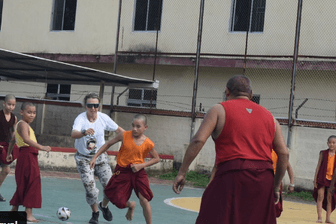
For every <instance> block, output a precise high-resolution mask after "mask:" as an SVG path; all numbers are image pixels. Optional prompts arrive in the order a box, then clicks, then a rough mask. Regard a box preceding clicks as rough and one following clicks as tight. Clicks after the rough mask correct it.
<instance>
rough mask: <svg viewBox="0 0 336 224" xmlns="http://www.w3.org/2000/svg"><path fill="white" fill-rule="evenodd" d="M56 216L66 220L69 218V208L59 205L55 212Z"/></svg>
mask: <svg viewBox="0 0 336 224" xmlns="http://www.w3.org/2000/svg"><path fill="white" fill-rule="evenodd" d="M56 215H57V218H59V219H60V220H62V221H66V220H68V219H69V218H70V216H71V212H70V209H68V208H66V207H60V208H59V209H58V210H57V212H56Z"/></svg>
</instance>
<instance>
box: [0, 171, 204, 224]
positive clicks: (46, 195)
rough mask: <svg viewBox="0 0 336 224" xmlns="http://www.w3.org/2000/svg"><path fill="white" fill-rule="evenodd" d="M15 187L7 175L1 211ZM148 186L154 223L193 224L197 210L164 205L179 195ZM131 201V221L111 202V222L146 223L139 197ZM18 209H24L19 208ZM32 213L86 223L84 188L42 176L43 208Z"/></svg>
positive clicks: (46, 219)
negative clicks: (60, 214)
mask: <svg viewBox="0 0 336 224" xmlns="http://www.w3.org/2000/svg"><path fill="white" fill-rule="evenodd" d="M97 186H98V188H99V190H100V192H99V195H100V197H99V198H100V199H101V198H102V196H103V192H102V186H101V185H100V183H99V182H98V181H97ZM15 189H16V183H15V177H14V176H13V175H9V176H8V177H7V178H6V180H5V182H4V184H3V186H2V187H1V194H2V195H3V196H4V197H5V198H6V200H7V201H6V202H1V203H0V210H1V211H9V210H10V209H11V206H10V205H9V201H10V199H11V197H12V196H13V194H14V192H15ZM151 189H152V191H153V193H154V198H153V200H152V201H151V206H152V220H153V223H160V224H173V223H180V224H189V223H194V222H195V220H196V217H197V212H192V211H188V210H183V209H179V208H176V207H173V206H169V205H167V204H166V203H165V202H164V200H165V199H167V198H173V197H179V195H176V194H175V193H174V192H173V190H172V188H171V186H167V185H159V184H151ZM202 193H203V189H193V188H185V189H184V190H183V192H182V195H180V196H181V197H182V196H183V197H201V195H202ZM131 200H135V201H136V202H137V207H136V209H135V212H134V218H133V220H132V221H131V222H130V221H127V220H126V218H125V214H126V211H127V209H118V208H117V207H115V206H114V205H112V204H109V208H110V210H111V211H112V214H113V220H112V223H117V224H124V223H132V224H145V223H146V222H145V219H144V217H143V215H142V208H141V206H140V204H139V203H138V199H137V198H136V196H135V194H134V193H133V194H132V196H131ZM63 206H64V207H68V208H69V209H70V210H71V217H70V219H69V220H67V221H64V222H63V221H61V220H59V219H58V218H57V217H56V211H57V209H58V208H59V207H63ZM20 211H24V208H23V207H20ZM33 214H34V216H35V218H36V219H38V220H40V222H39V223H88V221H89V220H90V218H91V209H90V207H89V205H88V204H87V203H86V200H85V191H84V187H83V185H82V182H81V180H78V179H64V178H52V177H42V208H41V209H33ZM99 223H111V222H107V221H105V220H104V218H103V216H102V214H101V212H100V215H99Z"/></svg>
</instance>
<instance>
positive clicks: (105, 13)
mask: <svg viewBox="0 0 336 224" xmlns="http://www.w3.org/2000/svg"><path fill="white" fill-rule="evenodd" d="M118 2H119V1H117V0H97V1H95V3H94V4H92V1H91V0H80V1H77V9H76V20H75V30H73V31H53V30H52V27H51V24H52V18H53V6H54V0H15V1H4V5H3V14H2V26H1V35H0V47H1V48H4V49H7V50H13V51H18V52H23V53H27V52H29V53H36V52H39V53H60V52H62V53H63V54H98V55H100V54H102V55H104V54H114V50H115V40H116V26H117V18H118Z"/></svg>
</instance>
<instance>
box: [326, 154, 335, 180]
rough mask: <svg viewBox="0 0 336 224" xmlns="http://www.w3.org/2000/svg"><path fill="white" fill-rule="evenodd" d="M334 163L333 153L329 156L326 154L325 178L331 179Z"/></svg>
mask: <svg viewBox="0 0 336 224" xmlns="http://www.w3.org/2000/svg"><path fill="white" fill-rule="evenodd" d="M334 164H335V155H333V156H330V155H329V154H328V164H327V173H326V178H327V180H331V179H332V176H333V174H334Z"/></svg>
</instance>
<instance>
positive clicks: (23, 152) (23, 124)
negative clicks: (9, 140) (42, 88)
mask: <svg viewBox="0 0 336 224" xmlns="http://www.w3.org/2000/svg"><path fill="white" fill-rule="evenodd" d="M20 114H21V115H22V120H20V121H19V122H18V123H17V125H16V130H15V139H16V144H17V146H18V147H19V149H20V153H19V156H18V158H17V162H16V168H15V180H16V191H15V193H14V195H13V198H12V200H11V201H10V204H11V205H12V206H13V207H12V210H11V211H18V209H19V206H20V205H23V206H24V207H25V208H26V213H27V221H29V222H38V221H37V219H35V217H34V216H33V213H32V208H41V204H42V195H41V177H40V169H39V166H38V161H37V156H38V150H42V151H47V152H49V151H50V150H51V148H50V147H49V146H43V145H40V144H38V143H37V141H36V137H35V133H34V130H33V129H32V128H31V127H30V125H29V124H30V123H31V122H33V120H34V119H35V117H36V107H35V106H34V105H33V104H32V103H30V102H24V103H23V104H22V106H21V111H20Z"/></svg>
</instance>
